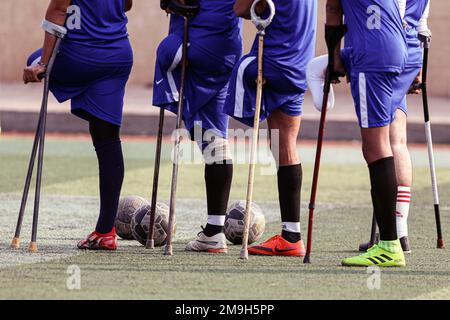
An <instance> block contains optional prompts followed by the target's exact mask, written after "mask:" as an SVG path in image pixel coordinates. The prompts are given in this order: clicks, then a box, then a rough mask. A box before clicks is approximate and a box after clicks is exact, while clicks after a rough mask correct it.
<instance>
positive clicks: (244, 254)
mask: <svg viewBox="0 0 450 320" xmlns="http://www.w3.org/2000/svg"><path fill="white" fill-rule="evenodd" d="M239 258H240V259H243V260H248V250H246V249H242V250H241V253H240V254H239Z"/></svg>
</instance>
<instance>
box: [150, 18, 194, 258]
mask: <svg viewBox="0 0 450 320" xmlns="http://www.w3.org/2000/svg"><path fill="white" fill-rule="evenodd" d="M188 44H189V18H188V17H184V35H183V48H182V58H181V82H180V90H179V98H178V111H177V125H176V130H175V131H176V132H175V144H174V152H173V165H172V184H171V188H170V201H169V202H170V203H169V225H168V230H167V240H166V246H165V248H164V254H165V255H169V256H171V255H173V249H172V231H173V225H174V222H175V205H176V196H177V182H178V161H179V157H180V155H179V153H180V142H181V135H180V129H181V126H182V124H183V106H184V87H185V82H186V69H187V51H188ZM155 206H156V204H155ZM152 210H154V209H152ZM150 230H153V228H152V229H150ZM150 230H149V231H150Z"/></svg>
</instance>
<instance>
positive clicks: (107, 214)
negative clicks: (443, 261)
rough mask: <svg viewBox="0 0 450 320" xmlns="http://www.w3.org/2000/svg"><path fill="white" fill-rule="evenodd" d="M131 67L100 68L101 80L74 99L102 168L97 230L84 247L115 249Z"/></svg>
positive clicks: (73, 109)
mask: <svg viewBox="0 0 450 320" xmlns="http://www.w3.org/2000/svg"><path fill="white" fill-rule="evenodd" d="M130 71H131V66H125V67H117V68H99V69H98V70H97V72H98V76H99V77H101V78H100V80H96V81H94V82H91V83H90V84H89V86H88V87H87V88H86V89H85V91H84V92H83V93H82V94H80V95H78V96H76V97H74V98H72V113H73V114H75V115H77V116H79V117H81V118H83V119H85V120H87V121H88V122H89V132H90V134H91V137H92V142H93V145H94V148H95V152H96V154H97V159H98V168H99V188H100V212H99V218H98V221H97V225H96V228H95V231H94V232H93V233H92V234H90V235H89V236H88V237H87V238H86V239H85V240H83V241H81V242H80V243H79V244H78V247H79V248H81V249H94V250H97V249H103V250H114V249H116V247H117V240H116V239H117V236H116V232H115V229H114V220H115V217H116V214H117V208H118V204H119V197H120V191H121V188H122V183H123V179H124V170H125V169H124V160H123V153H122V144H121V140H120V126H121V121H122V110H123V99H124V95H125V85H126V83H127V80H128V76H129V74H130Z"/></svg>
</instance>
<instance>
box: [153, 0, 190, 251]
mask: <svg viewBox="0 0 450 320" xmlns="http://www.w3.org/2000/svg"><path fill="white" fill-rule="evenodd" d="M160 5H161V9H162V10H169V11H171V12H173V13H174V14H178V15H182V16H184V17H185V18H186V19H190V18H193V17H194V16H195V15H196V14H197V13H198V11H199V4H198V3H194V2H193V3H185V4H182V3H178V2H177V1H165V0H161V1H160ZM187 28H188V25H187V21H185V26H184V38H183V58H182V59H183V61H182V79H181V89H180V97H182V96H183V94H182V92H181V91H183V92H184V82H185V72H186V70H185V69H186V59H187V56H186V54H187V44H188V40H189V39H188V34H186V32H187ZM178 103H179V105H178V111H180V110H182V105H181V107H180V103H181V104H182V103H183V102H182V99H181V98H180V101H179V102H178ZM164 113H165V109H164V108H161V109H160V111H159V125H158V137H157V142H156V155H155V167H154V171H153V191H152V200H151V208H150V222H149V227H148V234H147V242H146V245H145V247H146V248H147V249H153V248H154V247H155V240H154V228H155V218H156V203H157V200H158V184H159V170H160V167H161V148H162V137H163V130H164V116H165V114H164ZM179 114H181V113H180V112H179ZM180 121H181V120H180ZM178 123H179V119H178V118H177V129H179V128H180V127H181V125H180V126H178ZM177 172H178V168H177ZM176 182H177V181H176V178H175V184H176ZM172 184H173V180H172ZM175 187H176V186H175ZM172 228H173V222H172ZM170 230H172V229H170ZM170 237H172V235H170Z"/></svg>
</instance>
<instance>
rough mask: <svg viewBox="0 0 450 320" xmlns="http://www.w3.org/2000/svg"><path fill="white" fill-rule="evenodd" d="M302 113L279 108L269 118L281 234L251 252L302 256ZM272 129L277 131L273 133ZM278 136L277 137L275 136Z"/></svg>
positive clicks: (250, 249)
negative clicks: (298, 141) (298, 150)
mask: <svg viewBox="0 0 450 320" xmlns="http://www.w3.org/2000/svg"><path fill="white" fill-rule="evenodd" d="M300 123H301V116H300V115H296V116H291V115H289V114H287V113H285V112H283V111H282V110H280V109H277V110H275V111H273V112H272V113H271V114H270V116H269V118H268V125H269V130H270V132H271V141H270V142H271V149H272V153H273V156H274V158H275V160H276V162H277V166H278V173H277V180H278V196H279V204H280V211H281V228H282V231H281V236H280V235H276V236H274V237H272V238H270V239H269V240H267V241H266V242H264V243H261V244H259V245H255V246H252V247H250V248H249V253H250V254H260V255H281V256H304V255H305V247H304V244H303V241H302V240H301V233H300V193H301V185H302V176H303V172H302V165H301V163H300V159H299V156H298V152H297V137H298V134H299V130H300ZM274 130H276V131H277V134H276V135H275V134H273V133H274ZM275 136H277V137H278V138H279V139H275V138H274V137H275Z"/></svg>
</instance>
